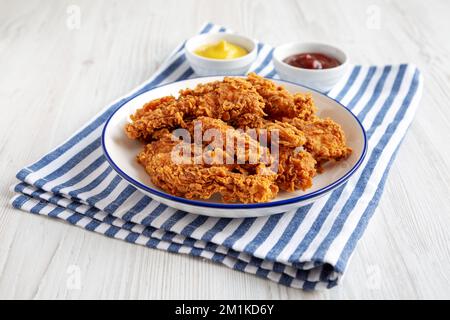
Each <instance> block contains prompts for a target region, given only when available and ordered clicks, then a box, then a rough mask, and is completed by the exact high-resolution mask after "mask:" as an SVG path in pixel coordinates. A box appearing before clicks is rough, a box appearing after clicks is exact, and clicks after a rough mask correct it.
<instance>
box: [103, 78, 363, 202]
mask: <svg viewBox="0 0 450 320" xmlns="http://www.w3.org/2000/svg"><path fill="white" fill-rule="evenodd" d="M214 77H224V76H223V75H216V76H214V75H212V76H206V77H197V78H192V79H184V80H180V81H173V82H170V83H166V84H163V85H159V86H155V87H152V88H150V89H149V90H146V91H143V92H141V93H139V94H138V95H136V96H134V97H133V98H132V99H130V100H127V101H124V102H123V103H122V104H120V105H119V106H118V107H117V109H116V110H115V111H114V112H113V113H112V114H111V115H110V116H109V118H108V120H107V121H106V122H105V125H104V127H103V130H102V149H103V153H104V155H105V157H106V160H107V161H108V163H109V164H110V165H111V167H112V168H113V169H114V170H115V171H116V172H117V173H118V174H119V175H120V176H121V177H122V178H124V179H125V180H127V181H128V182H129V183H131V184H132V185H134V186H135V187H137V188H139V189H142V190H144V191H146V192H149V193H151V194H154V195H156V196H159V197H162V198H166V199H168V200H171V201H175V202H181V203H184V204H188V205H193V206H198V207H207V208H216V209H255V208H269V207H277V206H282V205H287V204H292V203H296V202H301V201H305V200H309V199H312V198H316V197H318V196H320V195H323V194H325V193H327V192H329V191H331V190H333V189H335V188H337V187H338V186H340V185H341V184H343V183H344V182H346V181H347V180H348V179H349V178H350V177H351V176H352V175H353V174H354V173H355V172H356V170H357V169H358V168H359V167H360V166H361V163H362V162H363V160H364V158H365V157H366V153H367V135H366V130H365V129H364V127H363V125H362V124H361V121H359V119H358V118H357V117H356V116H355V115H354V114H353V112H351V111H350V110H349V109H348V108H347V107H345V106H344V105H343V104H342V103H340V102H339V101H337V100H335V99H333V98H331V97H329V96H327V95H326V94H324V93H322V92H320V91H318V90H316V89H312V88H309V87H307V86H304V85H302V84H298V83H295V82H292V81H286V80H279V79H273V78H269V77H266V79H270V80H273V81H276V82H281V83H283V82H284V83H289V84H293V85H296V86H301V87H303V88H306V89H308V90H311V91H314V92H316V93H318V94H320V95H322V96H324V97H325V98H327V99H330V100H332V101H334V102H336V103H337V104H338V105H339V106H341V107H342V108H344V110H345V111H347V112H348V113H350V115H351V116H352V117H353V118H354V119H355V120H356V122H357V123H358V125H359V127H360V129H361V132H362V134H363V137H364V146H363V150H362V152H361V155H360V157H359V159H358V161H356V163H355V165H354V166H353V167H352V168H351V169H350V170H349V171H348V172H347V173H346V174H344V175H343V176H342V177H341V178H339V179H337V180H336V181H334V182H332V183H330V184H329V185H327V186H326V187H323V188H321V189H319V190H316V191H314V192H311V193H307V194H304V195H301V196H298V197H295V198H289V199H285V200H278V201H273V202H261V203H248V204H245V203H211V202H203V201H200V200H190V199H186V198H182V197H178V196H174V195H171V194H168V193H165V192H163V191H160V190H157V189H153V188H151V187H149V186H147V185H145V184H143V183H141V182H139V181H137V180H135V179H133V178H132V177H130V176H129V175H127V174H126V173H125V172H124V171H122V169H120V168H119V166H117V165H116V163H115V162H114V161H113V160H112V158H111V157H110V155H109V153H108V150H107V149H106V146H105V132H106V128H107V127H108V124H109V122H110V120H111V119H112V118H113V117H114V115H115V114H116V112H117V111H119V110H120V109H121V108H122V107H123V106H124V105H125V104H127V103H129V102H131V101H133V100H134V99H136V98H137V97H139V96H141V95H142V94H144V93H147V92H149V91H151V90H154V89H157V88H162V87H165V86H169V85H172V84H174V83H177V82H182V81H187V80H194V79H203V78H205V79H206V78H214ZM236 77H239V76H236ZM241 77H243V76H241Z"/></svg>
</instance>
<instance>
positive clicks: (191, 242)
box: [12, 24, 422, 290]
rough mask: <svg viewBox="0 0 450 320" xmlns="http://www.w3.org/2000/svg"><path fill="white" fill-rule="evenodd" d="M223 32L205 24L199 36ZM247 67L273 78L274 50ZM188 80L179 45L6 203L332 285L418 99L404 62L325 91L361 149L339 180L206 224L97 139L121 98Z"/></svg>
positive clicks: (286, 279) (265, 272)
mask: <svg viewBox="0 0 450 320" xmlns="http://www.w3.org/2000/svg"><path fill="white" fill-rule="evenodd" d="M218 30H225V29H224V28H222V27H220V26H216V25H213V24H206V25H205V26H204V27H203V29H202V32H213V31H218ZM258 52H259V54H258V58H257V60H256V62H255V63H254V65H253V66H252V70H251V71H256V72H257V73H259V74H260V75H262V76H266V77H275V78H276V77H277V75H276V74H275V71H274V69H273V65H272V63H271V55H272V48H271V47H270V46H268V45H264V44H259V45H258ZM190 77H195V74H193V72H192V70H191V69H190V68H189V66H188V64H187V62H186V60H185V57H184V53H183V45H181V46H180V47H179V48H177V49H176V50H175V51H174V52H173V54H172V55H171V56H170V57H169V58H168V59H167V61H166V62H165V63H164V64H163V65H162V66H161V67H160V68H159V70H158V71H157V72H156V74H155V75H154V76H152V77H151V78H150V79H149V80H148V81H146V82H145V83H144V84H143V85H141V86H140V87H139V88H137V89H135V90H133V91H132V92H131V93H129V94H127V95H126V96H124V97H122V98H120V99H119V100H117V101H115V102H114V103H113V104H111V105H110V106H108V107H107V108H106V109H104V110H103V111H102V112H101V113H100V114H98V115H97V116H95V117H94V119H93V120H92V121H90V122H89V123H88V124H87V125H86V126H85V127H83V128H82V129H81V130H79V131H78V132H76V133H75V134H74V135H73V136H72V137H71V138H69V139H68V140H67V141H66V142H64V143H63V144H62V145H60V146H58V147H57V148H56V149H54V150H52V151H51V152H50V153H48V154H47V155H45V156H44V157H43V158H42V159H40V160H39V161H37V162H36V163H33V164H32V165H30V166H28V167H26V168H24V169H22V170H21V171H20V172H19V173H18V174H17V178H18V179H19V180H20V182H19V183H18V184H17V185H15V186H14V191H15V192H16V193H17V194H16V195H15V196H14V198H13V199H12V205H13V206H14V207H16V208H19V209H22V210H24V211H27V212H30V213H35V214H40V215H46V216H50V217H55V218H60V219H63V220H66V221H68V222H69V223H71V224H74V225H77V226H80V227H83V228H85V229H87V230H91V231H95V232H98V233H101V234H104V235H107V236H109V237H114V238H119V239H123V240H126V241H128V242H131V243H137V244H141V245H144V246H147V247H151V248H157V249H162V250H167V251H170V252H178V253H185V254H190V255H193V256H200V257H203V258H207V259H211V260H213V261H217V262H221V263H223V264H225V265H226V266H228V267H230V268H233V269H237V270H241V271H244V272H248V273H253V274H256V275H258V276H261V277H264V278H268V279H270V280H273V281H276V282H278V283H281V284H284V285H287V286H290V287H294V288H303V289H305V290H311V289H316V288H320V287H327V288H330V287H333V286H335V285H336V284H337V283H338V281H339V278H340V276H341V275H342V273H343V272H344V270H345V267H346V265H347V262H348V260H349V258H350V256H351V254H352V252H353V251H354V248H355V245H356V243H357V241H358V239H359V238H360V237H361V235H362V233H363V232H364V229H365V228H366V226H367V223H368V222H369V220H370V217H371V216H372V214H373V212H374V210H375V208H376V206H377V204H378V201H379V199H380V196H381V194H382V191H383V187H384V184H385V181H386V178H387V174H388V171H389V168H390V166H391V164H392V161H393V159H394V157H395V154H396V152H397V150H398V147H399V145H400V142H401V140H402V138H403V136H404V135H405V133H406V130H407V129H408V126H409V125H410V123H411V121H412V119H413V117H414V113H415V110H416V108H417V105H418V100H419V99H420V95H421V89H422V78H421V75H420V73H419V71H418V70H417V68H416V67H414V66H411V65H397V66H383V67H375V66H372V67H363V66H354V67H353V68H352V69H351V70H350V72H349V73H348V75H347V76H346V77H345V79H343V80H342V81H341V82H340V83H339V84H338V85H337V86H336V87H335V88H333V89H332V90H331V91H330V92H329V93H328V95H329V96H331V97H333V98H335V99H337V100H339V101H341V102H342V103H343V104H344V105H345V106H347V107H348V108H349V109H351V110H352V111H353V113H355V114H356V115H357V116H358V118H359V119H360V120H361V121H362V123H363V125H364V127H365V128H366V130H367V134H368V139H369V149H368V153H367V156H366V158H365V160H364V162H363V163H362V165H361V168H360V169H359V170H358V171H357V172H356V173H355V174H354V175H353V176H352V177H351V178H350V180H349V181H347V183H345V184H344V185H342V186H341V187H339V188H338V189H336V190H334V191H333V192H331V193H330V194H328V195H326V196H325V197H322V198H320V199H319V200H317V201H316V202H314V203H313V204H310V205H307V206H305V207H302V208H300V209H298V210H294V211H291V212H286V213H283V214H278V215H272V216H270V217H261V218H245V219H226V218H211V217H205V216H199V215H194V214H189V213H186V212H182V211H177V210H175V209H172V208H170V207H167V206H165V205H163V204H161V203H158V202H156V201H154V200H152V199H150V198H149V197H147V196H145V195H143V194H142V193H140V192H139V191H138V190H136V189H135V188H134V187H133V186H131V185H129V184H128V183H127V182H126V181H125V180H123V179H122V178H120V177H119V176H118V175H117V174H116V173H115V172H114V171H113V170H112V168H111V167H110V166H109V165H108V163H107V161H106V159H105V157H104V156H103V153H102V150H101V146H100V135H101V130H102V127H103V124H104V122H105V121H106V120H107V118H108V116H109V115H110V114H111V113H112V112H113V111H114V110H115V109H116V108H117V107H118V106H119V105H121V104H123V102H124V101H127V100H129V99H131V98H133V97H134V96H136V95H138V94H139V93H141V92H143V91H146V90H149V89H151V88H152V87H154V86H156V85H161V84H163V83H169V82H173V81H177V80H182V79H186V78H190Z"/></svg>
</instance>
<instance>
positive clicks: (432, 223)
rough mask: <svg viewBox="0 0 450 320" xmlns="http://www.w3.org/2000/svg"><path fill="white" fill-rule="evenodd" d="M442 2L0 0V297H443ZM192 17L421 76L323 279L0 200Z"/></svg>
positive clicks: (191, 26)
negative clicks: (371, 209)
mask: <svg viewBox="0 0 450 320" xmlns="http://www.w3.org/2000/svg"><path fill="white" fill-rule="evenodd" d="M70 5H75V7H71V6H70ZM78 9H79V10H80V14H81V16H80V17H81V20H80V25H79V27H80V28H79V29H77V24H76V23H77V21H76V20H73V19H72V18H73V13H74V12H76V11H77V10H78ZM449 12H450V2H448V1H446V0H441V1H426V2H425V1H422V0H415V1H401V0H396V1H393V0H391V1H379V0H367V1H349V0H341V1H332V0H330V1H314V2H312V1H250V0H249V1H223V0H219V1H206V0H205V1H193V0H192V1H168V0H160V1H144V0H142V1H106V0H105V1H88V0H86V1H80V0H70V1H69V0H67V1H56V0H49V1H36V0H33V1H24V0H23V1H17V0H0V110H1V111H0V112H1V116H0V154H1V157H0V298H26V299H29V298H37V299H39V298H58V299H60V298H70V299H72V298H200V299H201V298H225V299H232V298H255V299H259V298H268V299H272V298H274V299H278V298H288V299H316V298H325V299H327V298H346V299H347V298H362V299H364V298H450V272H449V271H450V249H449V246H450V173H449V172H450V161H449V159H450V147H449V138H450V133H449V132H450V126H449V123H450V105H449V101H450V85H449V84H450V41H449V37H448V32H449V31H450V19H448V14H449ZM68 19H69V20H68ZM205 21H212V22H215V23H218V24H223V25H226V26H229V27H231V28H233V29H234V30H236V31H239V32H240V33H243V34H247V35H250V36H253V37H254V38H257V39H260V40H262V41H264V42H267V43H270V44H272V45H278V44H281V43H284V42H287V41H292V40H318V41H326V42H331V43H336V44H338V45H340V46H342V47H344V48H345V49H347V50H348V51H349V52H350V53H351V59H352V61H353V62H354V63H364V64H390V63H391V64H395V63H401V62H410V63H415V64H417V65H418V66H419V67H420V68H421V70H422V71H423V73H424V77H425V89H424V95H423V98H422V101H421V105H420V108H419V111H418V113H417V115H416V118H415V121H414V123H413V124H412V126H411V128H410V130H409V132H408V134H407V136H406V138H405V140H404V142H403V145H402V147H401V150H400V152H399V154H398V157H397V159H396V161H395V163H394V165H393V167H392V170H391V173H390V177H389V179H388V182H387V184H386V189H385V192H384V195H383V197H382V200H381V203H380V205H379V208H378V209H377V212H376V213H375V215H374V217H373V219H372V221H371V223H370V225H369V227H368V229H367V230H366V232H365V235H364V237H363V239H362V240H361V241H360V243H359V245H358V247H357V250H356V252H355V254H354V256H353V259H352V261H351V263H350V265H349V267H348V270H347V273H346V276H345V277H344V279H343V282H342V283H341V285H340V286H338V287H336V288H334V289H332V290H327V291H320V292H314V293H304V292H302V291H299V290H294V289H289V288H286V287H284V286H281V285H277V284H275V283H272V282H271V281H267V280H263V279H260V278H257V277H255V276H252V275H247V274H244V273H241V272H237V271H233V270H230V269H228V268H226V267H223V266H221V265H216V264H213V263H210V262H208V261H203V260H200V259H194V258H191V257H188V256H185V255H177V254H169V253H166V252H162V251H157V250H151V249H148V248H145V247H141V246H137V245H132V244H128V243H125V242H123V241H119V240H112V239H109V238H106V237H104V236H101V235H97V234H94V233H91V232H87V231H84V230H82V229H79V228H75V227H73V226H70V225H68V224H65V223H61V222H59V221H55V220H51V219H48V218H42V217H38V216H33V215H30V214H27V213H23V212H20V211H17V210H14V209H12V208H11V207H10V205H9V203H8V201H9V199H10V197H11V196H12V193H11V192H10V191H9V187H10V185H12V184H13V183H14V181H15V178H14V175H15V172H16V171H17V170H18V169H19V168H21V167H23V166H24V165H27V164H29V163H30V162H32V161H34V160H36V159H37V158H39V157H40V156H41V155H43V154H44V153H45V152H47V151H48V150H49V149H51V148H52V147H54V146H56V145H57V144H58V143H60V142H62V141H63V140H65V139H66V138H67V137H68V136H69V135H70V134H71V133H73V132H74V131H75V130H76V129H77V128H79V127H80V126H81V125H82V124H83V123H85V122H86V121H87V120H88V119H89V118H91V117H92V116H93V115H94V114H95V113H96V112H97V111H98V110H99V109H101V108H102V107H104V106H105V105H106V104H107V103H108V102H110V101H112V100H114V99H115V98H117V97H118V96H120V95H122V94H123V93H125V92H128V91H129V90H130V89H132V88H133V87H135V86H136V85H138V84H139V83H140V82H142V81H143V80H145V79H146V78H147V77H149V75H151V74H152V72H153V71H154V70H155V69H156V68H157V67H158V65H159V64H160V63H161V61H162V60H163V59H164V58H165V57H166V56H167V55H168V54H169V52H170V51H171V50H172V49H173V48H174V47H175V46H176V45H177V44H178V43H180V42H181V41H182V40H184V39H186V38H188V37H189V36H191V35H193V34H194V33H195V32H196V31H197V30H198V28H199V27H200V26H201V24H202V23H203V22H205ZM74 272H75V273H78V272H79V274H80V279H81V282H80V286H79V287H78V286H77V285H76V283H75V284H74V283H73V281H72V280H73V279H72V278H71V276H72V275H73V274H74Z"/></svg>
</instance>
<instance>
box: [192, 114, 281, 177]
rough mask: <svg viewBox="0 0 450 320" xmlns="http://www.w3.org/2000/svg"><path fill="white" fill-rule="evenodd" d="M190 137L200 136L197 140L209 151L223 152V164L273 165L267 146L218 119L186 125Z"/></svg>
mask: <svg viewBox="0 0 450 320" xmlns="http://www.w3.org/2000/svg"><path fill="white" fill-rule="evenodd" d="M187 128H188V130H189V132H190V135H191V137H194V139H195V135H196V134H201V135H202V136H201V137H198V140H201V142H202V145H203V146H205V147H207V148H208V149H209V150H216V149H217V148H219V149H221V150H223V151H224V152H223V154H224V156H225V157H226V158H224V159H223V162H224V163H238V164H245V165H246V166H247V168H248V167H249V166H252V165H255V164H259V163H265V164H268V165H270V164H271V163H273V159H271V155H270V151H269V149H268V148H267V146H263V145H261V144H260V143H259V142H258V140H256V138H257V137H252V136H251V135H249V134H248V133H247V132H245V131H244V130H236V129H235V128H234V127H232V126H230V125H227V124H226V123H225V122H223V121H222V120H219V119H214V118H209V117H198V118H197V119H195V120H194V121H192V122H190V123H189V124H188V125H187Z"/></svg>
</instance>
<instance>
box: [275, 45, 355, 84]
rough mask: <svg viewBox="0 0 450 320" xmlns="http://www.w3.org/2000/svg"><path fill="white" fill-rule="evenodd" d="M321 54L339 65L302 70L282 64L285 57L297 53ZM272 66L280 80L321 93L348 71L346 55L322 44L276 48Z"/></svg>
mask: <svg viewBox="0 0 450 320" xmlns="http://www.w3.org/2000/svg"><path fill="white" fill-rule="evenodd" d="M310 52H314V53H322V54H326V55H328V56H331V57H334V58H336V59H337V60H338V61H339V62H340V63H341V64H340V65H339V66H337V67H334V68H329V69H304V68H298V67H293V66H291V65H289V64H287V63H286V62H283V60H284V59H286V58H287V57H289V56H291V55H294V54H298V53H310ZM273 64H274V66H275V70H276V71H277V73H278V75H279V76H280V78H281V79H283V80H287V81H291V82H294V83H298V84H302V85H304V86H307V87H310V88H312V89H316V90H319V91H322V92H325V91H328V90H330V89H331V88H333V86H334V85H335V84H336V83H337V82H338V81H339V80H340V79H341V78H342V76H343V75H344V74H345V72H346V71H347V69H348V65H349V64H348V56H347V54H346V53H345V52H344V51H343V50H341V49H339V48H337V47H334V46H331V45H328V44H324V43H314V42H309V43H301V42H300V43H299V42H295V43H288V44H285V45H282V46H279V47H277V48H276V49H275V50H274V52H273Z"/></svg>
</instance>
